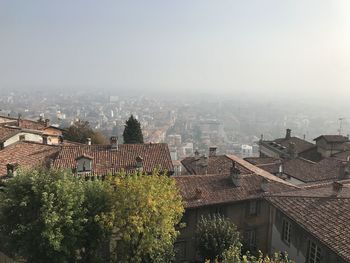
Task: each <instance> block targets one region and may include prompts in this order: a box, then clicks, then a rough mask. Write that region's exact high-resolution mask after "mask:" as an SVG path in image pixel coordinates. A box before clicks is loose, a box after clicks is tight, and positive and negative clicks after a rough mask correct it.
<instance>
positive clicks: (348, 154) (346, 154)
mask: <svg viewBox="0 0 350 263" xmlns="http://www.w3.org/2000/svg"><path fill="white" fill-rule="evenodd" d="M332 156H333V157H334V158H335V159H338V160H341V161H347V160H348V159H350V150H346V151H343V152H340V153H336V154H333V155H332Z"/></svg>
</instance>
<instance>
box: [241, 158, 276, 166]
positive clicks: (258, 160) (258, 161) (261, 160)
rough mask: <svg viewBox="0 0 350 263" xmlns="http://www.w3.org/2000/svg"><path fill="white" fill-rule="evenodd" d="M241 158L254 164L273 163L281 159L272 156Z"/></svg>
mask: <svg viewBox="0 0 350 263" xmlns="http://www.w3.org/2000/svg"><path fill="white" fill-rule="evenodd" d="M243 160H245V161H247V162H249V163H251V164H254V165H266V164H273V163H279V162H280V161H281V159H280V158H273V157H246V158H243Z"/></svg>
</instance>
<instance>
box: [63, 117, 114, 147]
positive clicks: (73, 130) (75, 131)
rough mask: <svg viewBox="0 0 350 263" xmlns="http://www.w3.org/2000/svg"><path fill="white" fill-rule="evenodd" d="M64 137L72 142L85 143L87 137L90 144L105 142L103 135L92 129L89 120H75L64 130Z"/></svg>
mask: <svg viewBox="0 0 350 263" xmlns="http://www.w3.org/2000/svg"><path fill="white" fill-rule="evenodd" d="M63 135H64V138H65V139H66V140H69V141H72V142H79V143H86V142H87V139H88V138H90V139H91V143H92V144H107V143H108V141H107V139H106V138H105V136H104V135H103V134H102V133H101V132H98V131H94V130H93V129H92V128H91V127H90V124H89V122H87V121H80V120H79V121H77V122H75V123H74V124H73V125H71V126H70V127H68V128H67V129H66V131H65V132H64V134H63Z"/></svg>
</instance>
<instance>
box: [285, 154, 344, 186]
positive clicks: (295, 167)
mask: <svg viewBox="0 0 350 263" xmlns="http://www.w3.org/2000/svg"><path fill="white" fill-rule="evenodd" d="M340 165H341V161H340V160H337V159H335V158H325V159H322V160H321V161H320V162H318V163H315V162H311V161H309V160H306V159H303V158H295V159H290V160H286V161H284V162H283V171H284V173H285V174H288V175H290V176H292V177H294V178H296V179H298V180H301V181H303V182H316V181H322V180H330V179H337V178H339V169H340Z"/></svg>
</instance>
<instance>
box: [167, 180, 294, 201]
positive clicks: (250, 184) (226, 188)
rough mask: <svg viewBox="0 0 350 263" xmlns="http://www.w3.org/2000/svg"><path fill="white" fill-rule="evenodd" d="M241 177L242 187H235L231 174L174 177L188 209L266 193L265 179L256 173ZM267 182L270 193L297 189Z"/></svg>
mask: <svg viewBox="0 0 350 263" xmlns="http://www.w3.org/2000/svg"><path fill="white" fill-rule="evenodd" d="M241 177H242V179H241V184H240V186H235V185H234V184H233V182H232V179H231V176H230V174H216V175H196V176H191V175H187V176H185V175H183V176H174V178H175V180H176V183H177V185H178V187H179V189H180V192H181V195H182V197H183V200H184V201H185V207H186V208H195V207H201V206H207V205H214V204H222V203H230V202H237V201H242V200H248V199H253V198H257V197H261V196H262V195H263V194H264V193H265V192H264V191H263V190H262V188H261V185H262V183H263V181H264V179H265V178H264V177H262V176H260V175H257V174H254V173H252V174H244V175H241ZM265 180H266V179H265ZM267 182H268V183H267V184H268V190H269V192H279V191H288V190H293V189H295V188H294V187H292V186H290V185H287V184H284V183H280V182H276V181H272V180H267Z"/></svg>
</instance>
